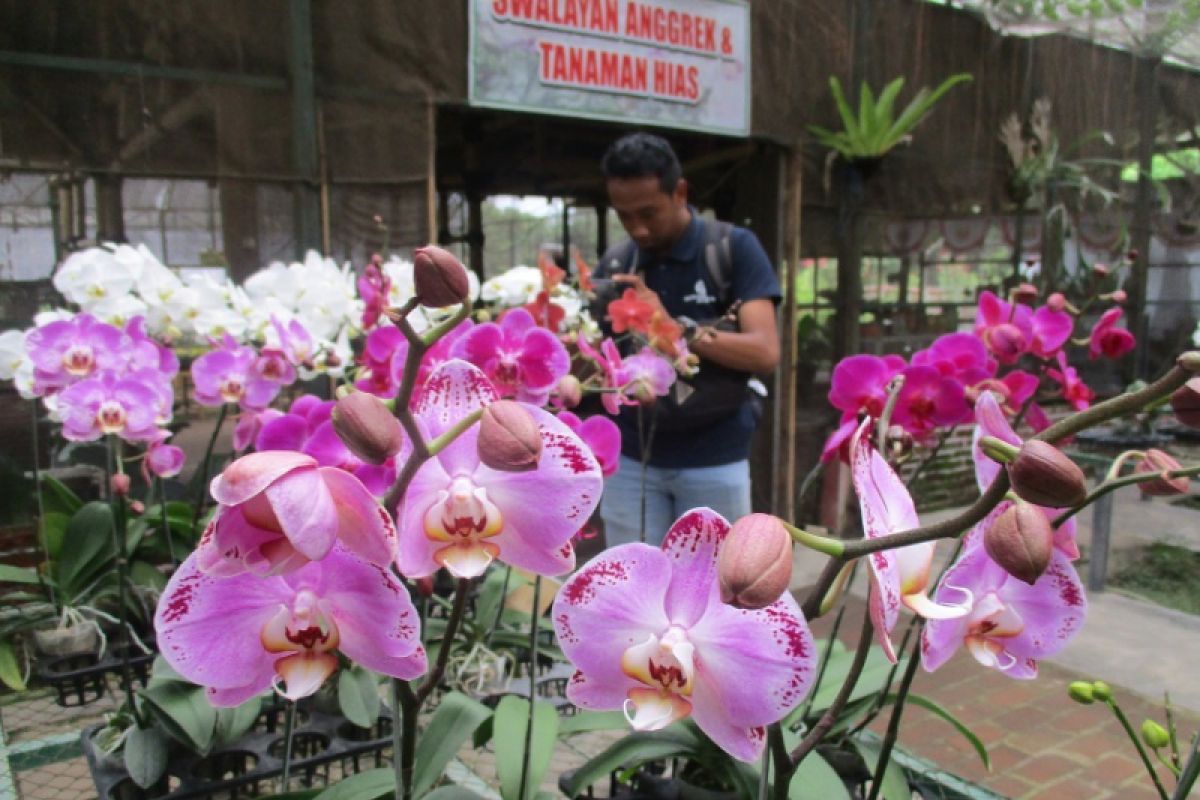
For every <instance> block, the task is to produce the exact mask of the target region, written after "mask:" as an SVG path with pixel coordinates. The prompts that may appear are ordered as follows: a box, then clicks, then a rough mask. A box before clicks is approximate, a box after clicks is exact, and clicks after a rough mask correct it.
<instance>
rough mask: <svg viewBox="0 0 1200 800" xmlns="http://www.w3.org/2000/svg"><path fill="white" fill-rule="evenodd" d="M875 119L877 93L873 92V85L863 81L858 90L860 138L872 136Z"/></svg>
mask: <svg viewBox="0 0 1200 800" xmlns="http://www.w3.org/2000/svg"><path fill="white" fill-rule="evenodd" d="M874 121H875V95H874V94H872V93H871V86H870V85H869V84H868V83H867V82H866V81H863V82H862V86H861V87H859V90H858V135H859V137H860V138H866V137H868V136H870V134H871V130H872V129H873V127H874V126H873V123H874Z"/></svg>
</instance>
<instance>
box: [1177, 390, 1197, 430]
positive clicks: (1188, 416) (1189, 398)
mask: <svg viewBox="0 0 1200 800" xmlns="http://www.w3.org/2000/svg"><path fill="white" fill-rule="evenodd" d="M1171 408H1172V409H1174V410H1175V418H1176V419H1178V420H1179V421H1180V422H1182V423H1183V424H1184V425H1187V426H1188V427H1189V428H1200V378H1192V379H1191V380H1189V381H1188V382H1187V383H1185V384H1184V385H1183V386H1180V387H1179V388H1178V389H1176V390H1175V393H1174V394H1172V395H1171Z"/></svg>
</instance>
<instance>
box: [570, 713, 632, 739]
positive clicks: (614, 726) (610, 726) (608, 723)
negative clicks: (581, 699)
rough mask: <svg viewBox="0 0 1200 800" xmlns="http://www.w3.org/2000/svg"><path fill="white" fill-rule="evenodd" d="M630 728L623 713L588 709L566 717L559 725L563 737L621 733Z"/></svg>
mask: <svg viewBox="0 0 1200 800" xmlns="http://www.w3.org/2000/svg"><path fill="white" fill-rule="evenodd" d="M627 727H629V720H627V719H626V718H625V713H624V712H623V711H590V710H587V709H584V710H581V711H579V712H577V713H575V714H574V715H573V716H570V717H565V718H563V720H562V721H561V722H560V723H559V725H558V732H559V733H560V734H562V735H563V736H570V735H572V734H576V733H590V732H592V731H619V730H622V729H624V728H627Z"/></svg>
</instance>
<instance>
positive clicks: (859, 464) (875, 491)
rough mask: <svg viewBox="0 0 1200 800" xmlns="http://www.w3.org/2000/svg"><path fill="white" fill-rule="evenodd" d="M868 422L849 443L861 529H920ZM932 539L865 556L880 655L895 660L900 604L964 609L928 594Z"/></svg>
mask: <svg viewBox="0 0 1200 800" xmlns="http://www.w3.org/2000/svg"><path fill="white" fill-rule="evenodd" d="M870 430H872V422H871V420H865V421H864V422H863V424H862V426H861V427H859V429H858V432H857V433H856V434H855V438H854V440H853V441H852V442H851V445H850V451H851V463H850V469H851V477H852V478H853V481H854V491H855V492H856V493H857V494H858V503H859V508H860V509H861V511H862V524H863V532H864V534H865V535H866V537H867V538H868V539H879V538H881V537H885V536H890V535H892V534H894V533H900V532H901V531H907V530H912V529H913V528H919V527H920V526H921V521H920V520H919V519H918V518H917V509H916V506H915V505H913V500H912V497H911V496H909V494H908V490H907V489H905V488H904V483H903V481H901V480H900V476H899V475H897V474H896V473H895V471H894V470H892V468H891V467H890V466H889V465H888V463H887V461H885V460H884V458H883V456H881V455H880V454H879V453H878V451H876V450H875V448H874V447H872V446H871V443H870V438H869V433H868V432H869V431H870ZM935 545H936V542H922V543H921V544H913V545H909V546H907V547H898V548H894V549H891V550H880V551H878V552H875V553H872V554H871V555H870V556H869V557H868V563H870V565H871V597H870V611H871V619H872V620H873V621H874V622H875V635H876V637H877V638H878V640H879V644H880V646H881V647H882V648H883V652H884V655H886V656H887V657H888V659H889V660H890V661H891V662H892V663H895V662H896V651H895V649H894V648H893V647H892V637H891V633H892V629H893V628H894V627H896V621H897V619H898V618H899V615H900V606H901V605H905V606H907V607H908V608H909V609H910V610H911V611H913V612H914V613H916V614H919V615H920V616H922V617H925V618H926V619H953V618H955V617H961V616H962V615H963V614H966V613H967V610H968V609H967V607H965V606H961V605H942V604H939V603H935V602H934V601H933V600H931V599H930V598H929V595H928V588H929V573H930V569H931V567H932V565H933V551H934V547H935Z"/></svg>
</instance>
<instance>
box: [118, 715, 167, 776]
mask: <svg viewBox="0 0 1200 800" xmlns="http://www.w3.org/2000/svg"><path fill="white" fill-rule="evenodd" d="M125 770H126V771H127V772H128V773H129V777H131V778H133V782H134V783H136V784H137V785H138V786H140V787H141V788H143V789H148V788H150V787H151V786H153V785H154V784H155V783H156V782H157V781H158V779H159V778H161V777H162V776H163V773H164V772H166V771H167V737H166V736H165V735H163V732H162V730H161V729H160V728H159V727H158V726H157V725H151V726H150V727H149V728H140V727H138V726H137V725H134V726H133V727H132V728H130V729H129V734H128V735H127V736H126V737H125Z"/></svg>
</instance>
